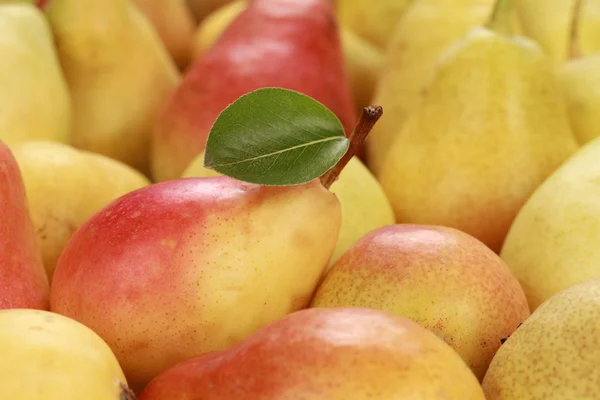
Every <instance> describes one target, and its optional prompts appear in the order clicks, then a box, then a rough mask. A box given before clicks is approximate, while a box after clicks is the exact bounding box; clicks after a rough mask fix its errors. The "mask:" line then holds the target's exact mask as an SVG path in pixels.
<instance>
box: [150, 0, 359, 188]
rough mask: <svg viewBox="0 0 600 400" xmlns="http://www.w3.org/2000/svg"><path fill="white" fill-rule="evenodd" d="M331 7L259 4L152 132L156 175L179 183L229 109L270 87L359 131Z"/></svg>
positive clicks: (307, 0) (268, 0)
mask: <svg viewBox="0 0 600 400" xmlns="http://www.w3.org/2000/svg"><path fill="white" fill-rule="evenodd" d="M334 11H335V10H334V8H333V5H332V2H330V1H329V0H254V1H252V2H251V3H250V4H249V5H248V7H247V8H246V9H244V11H242V12H241V13H240V14H239V15H238V17H237V18H236V19H235V20H234V21H233V22H232V23H231V24H230V25H228V27H227V29H226V30H225V31H224V32H223V34H222V35H221V36H220V37H219V39H218V40H217V41H216V43H215V44H214V46H213V47H212V48H211V49H210V50H209V51H208V52H206V53H205V54H204V55H203V56H202V57H200V59H198V60H197V61H196V62H194V64H193V65H192V66H191V67H189V69H188V71H187V73H186V74H185V76H184V78H183V81H182V82H181V83H180V84H179V86H178V88H177V89H176V90H175V92H174V93H173V95H172V96H171V97H170V99H169V101H168V104H167V106H166V108H165V109H164V110H163V112H162V115H161V117H160V118H159V121H158V123H157V125H156V129H155V131H154V139H153V146H152V175H153V177H154V179H155V180H156V181H164V180H167V179H173V178H178V177H180V176H181V174H182V173H183V171H184V170H185V169H186V168H187V166H188V165H189V164H190V163H191V162H192V161H193V159H194V158H195V157H196V156H198V155H199V154H200V153H202V151H203V150H204V148H205V145H206V139H207V137H208V134H209V131H210V128H211V127H212V125H213V123H214V122H215V120H216V119H217V117H218V116H219V114H220V113H221V111H222V110H223V109H224V108H225V107H227V106H228V105H229V104H230V103H232V102H233V101H235V100H236V99H237V98H239V97H240V96H242V95H244V94H246V93H248V92H251V91H253V90H256V89H260V88H264V87H281V88H285V89H292V90H296V91H299V92H302V93H304V94H306V95H308V96H310V97H312V98H314V99H315V100H317V101H319V102H321V103H323V104H324V105H325V106H327V107H328V108H329V109H331V111H333V112H334V113H335V114H336V115H337V117H338V118H339V119H340V120H341V122H342V124H343V126H344V128H345V130H346V133H347V134H348V135H349V134H350V132H352V129H353V128H354V125H355V123H356V113H355V107H354V102H353V99H352V94H351V91H350V81H349V79H348V74H347V72H346V68H345V63H344V57H343V53H342V45H341V41H340V33H339V26H338V23H337V20H336V17H335V12H334Z"/></svg>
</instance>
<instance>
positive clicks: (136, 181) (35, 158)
mask: <svg viewBox="0 0 600 400" xmlns="http://www.w3.org/2000/svg"><path fill="white" fill-rule="evenodd" d="M12 150H13V153H14V156H15V158H16V160H17V162H18V164H19V168H20V169H21V173H22V175H23V181H24V183H25V189H26V192H27V199H28V203H29V209H30V213H31V218H32V220H33V225H34V226H35V233H36V238H37V244H38V247H39V249H40V251H41V253H42V259H43V261H44V266H45V268H46V272H47V274H48V277H49V279H50V280H52V275H53V273H54V268H55V267H56V262H57V260H58V258H59V256H60V254H61V252H62V250H63V248H64V247H65V245H66V244H67V242H68V241H69V239H70V238H71V236H72V235H73V232H75V231H76V230H77V229H78V228H79V227H80V226H81V225H82V224H83V223H84V222H85V221H87V220H88V219H89V218H90V217H91V216H92V215H93V214H94V213H95V212H96V211H98V210H100V209H101V208H102V207H104V206H105V205H107V204H108V203H110V202H111V201H113V200H115V199H116V198H118V197H120V196H122V195H124V194H126V193H129V192H131V191H133V190H136V189H139V188H142V187H144V186H147V185H149V184H150V182H149V181H148V179H147V178H146V177H145V176H143V175H142V174H141V173H140V172H138V171H136V170H134V169H133V168H131V167H129V166H128V165H126V164H123V163H121V162H119V161H116V160H113V159H111V158H108V157H105V156H103V155H101V154H96V153H90V152H86V151H82V150H81V151H80V150H77V149H75V148H73V147H71V146H68V145H64V144H59V143H53V142H26V143H21V144H19V145H15V146H13V147H12Z"/></svg>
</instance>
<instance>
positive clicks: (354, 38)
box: [192, 0, 384, 114]
mask: <svg viewBox="0 0 600 400" xmlns="http://www.w3.org/2000/svg"><path fill="white" fill-rule="evenodd" d="M246 5H247V0H236V1H234V2H232V3H229V4H227V5H225V6H223V7H221V8H219V9H217V10H216V11H215V12H213V13H212V14H210V15H209V16H208V17H206V18H205V19H204V20H203V21H202V23H201V24H200V25H199V26H198V29H197V30H196V33H195V35H194V42H193V44H192V59H194V60H195V59H198V58H200V57H201V56H202V55H203V54H205V53H206V52H207V51H208V50H209V49H210V48H211V47H212V45H213V44H214V43H215V42H216V41H217V39H218V38H219V37H220V35H221V34H222V33H223V31H224V30H225V29H226V28H227V27H228V26H229V24H231V22H232V21H233V20H234V19H235V18H236V17H237V16H238V15H239V14H240V13H241V12H242V11H243V10H244V9H245V8H246ZM340 40H341V42H342V52H343V55H344V64H345V66H346V69H347V72H348V77H349V78H348V79H349V80H350V91H351V93H352V98H353V99H354V103H355V106H356V107H355V109H356V113H357V114H360V112H361V111H362V109H363V108H364V107H367V106H369V105H370V104H371V100H372V98H373V92H374V90H375V86H376V84H377V78H378V76H379V73H380V71H381V69H382V66H383V62H384V55H383V53H382V52H381V51H380V50H378V49H377V48H376V47H375V46H374V45H372V44H371V43H369V42H368V41H367V40H365V39H363V38H361V37H360V36H358V35H357V34H355V33H354V32H352V31H351V30H350V29H349V28H348V27H345V26H344V25H343V24H341V25H340Z"/></svg>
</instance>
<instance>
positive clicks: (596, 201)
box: [500, 138, 600, 310]
mask: <svg viewBox="0 0 600 400" xmlns="http://www.w3.org/2000/svg"><path fill="white" fill-rule="evenodd" d="M598 159H600V138H598V139H594V140H592V141H591V142H589V143H588V144H586V145H585V146H584V147H582V148H581V149H580V150H579V151H578V152H577V153H575V154H574V155H573V157H571V158H570V159H569V160H567V161H566V162H565V163H564V164H563V165H562V166H561V167H560V168H559V169H558V170H557V171H556V172H555V173H554V174H552V175H551V176H550V177H549V178H548V179H547V180H546V181H544V183H543V184H542V185H540V186H539V187H538V188H537V190H536V191H535V193H534V194H533V195H532V196H531V197H530V198H529V200H528V201H527V203H526V204H525V206H523V208H522V209H521V211H520V212H519V214H518V215H517V218H516V219H515V221H514V223H513V225H512V226H511V228H510V231H509V233H508V236H507V237H506V242H505V244H504V247H503V248H502V252H501V253H500V255H501V257H502V258H503V259H504V260H505V261H506V263H507V264H508V266H509V267H510V268H511V270H512V271H513V272H514V273H515V275H516V276H517V278H519V281H520V282H521V286H523V288H524V289H525V293H526V295H527V298H528V300H529V305H530V308H531V309H532V310H534V309H535V308H536V307H538V306H539V305H540V304H541V303H542V302H544V301H545V300H547V299H548V298H549V297H551V296H552V295H554V294H556V293H557V292H559V291H561V290H563V289H566V288H568V287H570V286H572V285H575V284H577V283H580V282H582V281H584V280H587V279H590V278H594V277H600V247H599V246H598V245H597V240H598V238H599V237H600V220H599V219H598V215H599V214H600V186H598V182H599V181H600V164H599V163H598Z"/></svg>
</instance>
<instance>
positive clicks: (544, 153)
mask: <svg viewBox="0 0 600 400" xmlns="http://www.w3.org/2000/svg"><path fill="white" fill-rule="evenodd" d="M503 1H505V0H502V1H501V2H500V3H499V7H503V5H502V4H503ZM501 10H504V9H502V8H501ZM496 11H498V9H497V10H496ZM507 23H508V18H506V15H505V14H504V12H500V13H494V15H493V17H492V18H491V19H490V20H489V22H488V23H487V24H486V25H485V26H480V27H476V28H473V29H472V30H471V31H470V32H469V33H468V34H467V35H466V36H465V38H464V39H462V40H461V41H460V42H458V43H457V44H456V45H454V46H452V47H451V48H450V49H448V50H447V51H446V52H445V53H444V55H443V56H442V58H441V59H440V62H439V63H438V65H437V67H436V68H435V73H434V76H433V79H432V83H431V85H430V86H429V87H428V89H427V93H426V95H425V97H424V99H423V101H422V102H421V104H420V106H419V108H418V110H416V111H415V112H414V113H413V114H412V115H411V117H410V119H409V120H408V121H407V123H406V125H405V126H404V128H403V130H402V132H401V134H400V135H399V136H398V138H397V139H396V140H395V142H394V145H393V146H392V147H391V149H390V153H389V157H388V158H387V159H386V162H385V164H384V165H383V169H382V171H381V174H380V181H381V185H382V186H383V188H384V190H385V192H386V194H387V196H388V198H389V199H390V202H391V203H392V207H393V208H394V211H395V213H396V219H397V220H398V221H402V222H406V223H415V224H430V225H444V226H449V227H452V228H456V229H459V230H461V231H464V232H465V233H468V234H470V235H472V236H474V237H475V238H477V239H479V240H481V241H482V242H483V243H485V244H486V245H487V246H488V247H490V248H491V249H492V250H494V251H496V252H498V251H500V248H501V246H502V243H503V241H504V239H505V236H506V234H507V232H508V229H509V228H510V225H511V224H512V222H513V220H514V218H515V216H516V214H517V212H518V211H519V209H520V208H521V207H522V206H523V204H524V203H525V201H526V200H527V199H528V198H529V196H530V195H531V194H532V193H533V191H534V190H535V189H536V188H537V186H538V185H540V184H541V183H542V182H543V181H544V179H546V178H547V177H548V176H549V175H550V174H551V173H552V172H553V171H554V170H555V169H556V168H557V167H558V166H559V165H560V164H561V163H562V162H563V161H564V160H565V159H566V158H568V157H569V156H570V155H571V154H573V153H574V152H575V151H576V150H577V148H578V145H577V142H576V140H575V137H574V135H573V132H572V131H571V129H570V127H569V121H568V117H567V113H566V107H565V104H564V101H563V98H562V95H561V90H560V87H559V85H558V82H557V81H556V77H555V75H554V69H553V66H552V63H551V61H550V59H549V58H548V57H547V56H546V55H545V54H544V53H543V51H542V50H541V48H540V47H539V46H538V45H537V44H536V43H534V42H533V41H531V40H528V39H526V38H523V37H518V36H511V35H510V33H505V31H504V30H505V29H508V25H507ZM509 265H510V263H509Z"/></svg>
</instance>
